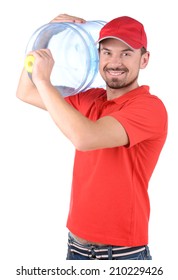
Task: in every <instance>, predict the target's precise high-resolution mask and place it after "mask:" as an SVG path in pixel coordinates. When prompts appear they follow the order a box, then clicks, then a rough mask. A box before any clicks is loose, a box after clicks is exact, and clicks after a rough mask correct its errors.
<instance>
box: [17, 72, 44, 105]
mask: <svg viewBox="0 0 178 280" xmlns="http://www.w3.org/2000/svg"><path fill="white" fill-rule="evenodd" d="M16 96H17V98H19V99H20V100H22V101H24V102H26V103H29V104H31V105H34V106H36V107H39V108H41V109H44V110H46V107H45V105H44V103H43V101H42V99H41V97H40V95H39V93H38V90H37V88H36V86H35V85H34V84H33V82H32V81H31V79H30V78H29V76H28V73H27V71H26V70H25V69H23V71H22V74H21V76H20V80H19V84H18V87H17V91H16Z"/></svg>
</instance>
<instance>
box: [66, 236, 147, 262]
mask: <svg viewBox="0 0 178 280" xmlns="http://www.w3.org/2000/svg"><path fill="white" fill-rule="evenodd" d="M68 246H69V247H70V251H71V252H74V253H78V254H80V255H82V256H87V257H89V258H93V259H98V260H101V259H102V260H108V259H112V258H113V257H114V258H116V257H121V256H129V255H132V254H135V253H139V252H142V251H144V250H145V247H146V246H137V247H122V246H112V245H102V246H99V245H94V244H82V243H80V242H79V241H77V240H76V239H75V238H74V237H73V236H72V235H71V234H70V233H69V238H68Z"/></svg>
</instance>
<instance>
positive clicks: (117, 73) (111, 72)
mask: <svg viewBox="0 0 178 280" xmlns="http://www.w3.org/2000/svg"><path fill="white" fill-rule="evenodd" d="M108 72H109V74H111V75H113V76H119V75H122V74H123V73H124V72H123V71H108Z"/></svg>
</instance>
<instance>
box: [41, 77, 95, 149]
mask: <svg viewBox="0 0 178 280" xmlns="http://www.w3.org/2000/svg"><path fill="white" fill-rule="evenodd" d="M36 86H37V90H38V92H39V94H40V96H41V99H42V100H43V103H44V105H45V107H46V109H47V111H48V112H49V114H50V115H51V117H52V119H53V121H54V122H55V123H56V125H57V127H58V128H59V129H60V130H61V131H62V133H63V134H64V135H65V136H66V137H67V138H68V139H69V140H70V141H71V142H72V143H73V145H74V146H75V147H76V149H79V150H83V149H84V144H85V145H87V143H86V141H89V138H91V137H90V134H91V133H92V131H93V129H94V122H93V121H91V120H89V119H88V118H86V117H85V116H83V115H82V114H81V113H80V112H78V111H77V110H76V109H75V108H73V107H72V106H71V105H70V104H68V103H67V102H66V101H65V100H64V98H63V97H62V96H61V95H60V93H59V92H58V91H57V90H56V88H55V87H53V86H52V85H51V83H50V82H46V81H39V82H38V83H36Z"/></svg>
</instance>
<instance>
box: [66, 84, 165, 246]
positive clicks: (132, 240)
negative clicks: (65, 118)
mask: <svg viewBox="0 0 178 280" xmlns="http://www.w3.org/2000/svg"><path fill="white" fill-rule="evenodd" d="M66 101H67V102H69V103H70V104H71V105H73V106H74V107H75V108H76V109H77V110H79V111H80V112H81V113H82V114H83V115H85V116H86V117H88V118H89V119H91V120H94V121H95V120H97V119H99V118H100V117H103V116H112V117H113V118H115V119H117V120H118V121H119V122H120V123H121V124H122V125H123V127H124V128H125V130H126V132H127V134H128V137H129V141H130V144H129V146H127V147H125V146H122V147H116V148H106V149H98V150H94V151H85V152H82V151H78V150H77V151H76V155H75V162H74V170H73V182H72V191H71V201H70V210H69V215H68V221H67V227H68V229H69V230H70V231H71V232H72V233H74V234H76V235H77V236H79V237H81V238H84V239H86V240H90V241H93V242H98V243H104V244H111V245H119V246H139V245H146V244H148V221H149V214H150V204H149V197H148V192H147V190H148V182H149V179H150V177H151V175H152V172H153V170H154V168H155V165H156V163H157V160H158V157H159V155H160V152H161V149H162V147H163V145H164V142H165V139H166V135H167V113H166V109H165V107H164V105H163V103H162V102H161V100H160V99H159V98H158V97H156V96H154V95H151V94H150V93H149V87H148V86H141V87H139V88H137V89H135V90H132V91H130V92H128V93H126V94H124V95H123V96H121V97H119V98H116V99H114V100H109V101H108V100H107V98H106V91H105V90H104V89H90V90H88V91H86V92H83V93H80V94H77V95H74V96H70V97H67V98H66Z"/></svg>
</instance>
